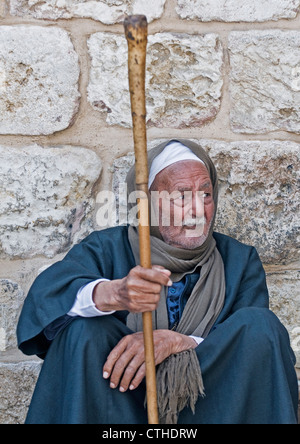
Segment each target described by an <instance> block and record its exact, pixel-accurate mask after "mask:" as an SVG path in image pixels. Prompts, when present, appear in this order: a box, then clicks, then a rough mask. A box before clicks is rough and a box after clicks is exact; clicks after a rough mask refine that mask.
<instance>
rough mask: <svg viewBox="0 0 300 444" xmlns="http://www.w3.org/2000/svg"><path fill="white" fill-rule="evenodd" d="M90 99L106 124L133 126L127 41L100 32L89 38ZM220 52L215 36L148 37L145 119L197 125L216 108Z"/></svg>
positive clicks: (172, 124)
mask: <svg viewBox="0 0 300 444" xmlns="http://www.w3.org/2000/svg"><path fill="white" fill-rule="evenodd" d="M88 47H89V52H90V57H91V74H90V82H89V86H88V99H89V101H90V103H91V104H92V106H93V107H94V108H95V109H96V110H98V111H101V112H105V113H107V122H108V123H109V124H110V125H116V124H117V125H121V126H125V127H130V126H131V112H130V98H129V92H128V62H127V42H126V40H125V38H124V36H121V35H115V34H109V33H103V32H99V33H96V34H94V35H92V36H91V38H90V39H89V41H88ZM222 65H223V50H222V46H221V43H220V41H219V38H218V36H217V35H215V34H206V35H187V34H172V33H158V34H154V35H150V36H149V44H148V55H147V76H146V94H147V122H148V125H149V126H156V127H172V128H185V127H198V126H201V125H203V124H204V123H206V122H208V121H210V120H212V119H213V118H214V117H215V116H216V114H217V113H218V111H219V108H220V100H221V90H222V85H223V78H222Z"/></svg>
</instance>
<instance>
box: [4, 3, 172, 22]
mask: <svg viewBox="0 0 300 444" xmlns="http://www.w3.org/2000/svg"><path fill="white" fill-rule="evenodd" d="M165 3H166V0H151V2H149V1H147V0H133V1H132V0H94V1H90V0H45V1H40V0H31V1H28V0H11V2H10V5H11V6H10V13H11V14H12V15H19V16H22V17H24V16H33V17H35V18H39V19H51V20H56V19H61V18H64V19H69V18H72V17H81V18H92V19H94V20H99V21H100V22H102V23H105V24H106V25H111V24H113V23H119V22H120V21H123V20H124V17H125V15H126V14H127V15H130V14H144V15H146V16H147V19H148V22H149V23H150V22H151V21H153V20H155V19H157V18H159V17H161V16H162V14H163V11H164V6H165Z"/></svg>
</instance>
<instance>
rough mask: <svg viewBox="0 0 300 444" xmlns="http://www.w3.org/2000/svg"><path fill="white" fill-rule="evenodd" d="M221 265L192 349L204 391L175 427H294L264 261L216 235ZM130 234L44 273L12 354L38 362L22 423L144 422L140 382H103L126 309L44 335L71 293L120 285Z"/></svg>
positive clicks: (282, 333)
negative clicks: (211, 312) (202, 331)
mask: <svg viewBox="0 0 300 444" xmlns="http://www.w3.org/2000/svg"><path fill="white" fill-rule="evenodd" d="M214 237H215V239H216V242H217V247H218V249H219V251H220V253H221V256H222V258H223V261H224V267H225V279H226V297H225V304H224V308H223V310H222V312H221V314H220V316H219V318H218V319H217V321H216V323H215V325H214V327H213V328H212V330H211V332H210V334H209V335H208V337H207V338H206V339H205V340H204V341H203V342H202V343H201V344H200V345H199V346H198V347H197V348H196V352H197V355H198V358H199V362H200V366H201V369H202V375H203V380H204V387H205V397H204V398H201V397H200V398H199V400H198V402H197V405H196V412H195V414H194V415H193V413H192V412H191V410H190V409H189V408H186V409H185V410H183V411H182V412H181V414H180V415H179V421H178V423H179V424H296V423H297V403H298V384H297V377H296V372H295V369H294V365H295V356H294V354H293V351H292V350H291V347H290V342H289V336H288V333H287V331H286V329H285V328H284V327H283V325H282V324H281V323H280V322H279V320H278V319H277V317H276V316H275V315H274V314H273V313H272V312H271V311H270V310H269V308H268V290H267V286H266V280H265V273H264V270H263V267H262V264H261V261H260V259H259V257H258V255H257V252H256V250H255V249H254V248H253V247H249V246H245V245H243V244H241V243H239V242H237V241H235V240H234V239H231V238H229V237H227V236H224V235H221V234H218V233H214ZM135 265H136V264H135V260H134V257H133V254H132V251H131V248H130V244H129V241H128V228H127V227H117V228H111V229H108V230H104V231H100V232H95V233H93V234H91V235H90V236H89V237H88V238H86V239H85V240H84V241H83V242H81V243H80V244H78V245H77V246H75V247H73V248H72V249H71V251H70V252H69V253H68V254H67V256H66V257H65V259H64V260H63V261H61V262H58V263H56V264H54V265H53V266H51V267H50V268H48V269H47V270H46V271H44V272H43V273H42V274H41V275H40V276H38V278H37V279H36V281H35V282H34V284H33V285H32V287H31V289H30V292H29V294H28V296H27V298H26V300H25V303H24V307H23V310H22V313H21V316H20V319H19V324H18V329H17V333H18V341H19V347H20V349H21V350H22V351H23V352H24V353H25V354H37V355H38V356H41V357H43V358H45V361H44V364H43V367H42V370H41V374H40V377H39V380H38V383H37V385H36V389H35V392H34V395H33V398H32V402H31V406H30V409H29V413H28V416H27V423H33V424H38V423H43V424H57V423H58V424H61V423H62V424H143V423H146V422H147V415H146V411H145V409H144V397H145V386H144V383H143V384H141V386H140V387H139V388H138V389H137V390H134V391H127V392H126V393H120V392H119V391H118V390H117V389H116V390H112V389H111V388H110V387H109V381H107V380H104V379H103V378H102V368H103V365H104V363H105V361H106V358H107V356H108V354H109V352H110V351H111V350H112V348H113V347H114V346H115V345H116V344H117V343H118V342H119V340H120V339H121V338H122V337H123V336H124V335H126V334H130V333H131V331H130V330H129V329H128V328H127V326H126V316H127V312H118V313H115V314H114V315H110V316H106V317H100V318H86V319H83V318H75V319H74V320H72V322H71V323H69V324H68V325H66V326H65V328H63V329H62V330H61V331H60V333H59V334H58V335H57V336H56V337H55V339H54V340H52V341H50V340H49V339H47V338H46V336H45V334H44V329H45V328H46V327H47V326H49V324H51V323H52V322H53V321H55V320H57V319H59V318H61V317H63V316H65V315H66V313H68V312H69V311H70V309H71V308H72V306H73V304H74V301H75V296H76V294H77V292H78V290H79V289H80V288H81V287H82V286H83V285H85V284H87V283H89V282H91V281H93V280H96V279H99V278H107V279H120V278H123V277H124V276H126V275H127V274H128V272H129V271H130V269H131V268H133V267H134V266H135Z"/></svg>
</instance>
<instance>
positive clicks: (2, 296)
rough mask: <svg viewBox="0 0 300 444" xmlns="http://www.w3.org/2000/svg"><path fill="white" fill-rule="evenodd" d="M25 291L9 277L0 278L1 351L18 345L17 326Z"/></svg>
mask: <svg viewBox="0 0 300 444" xmlns="http://www.w3.org/2000/svg"><path fill="white" fill-rule="evenodd" d="M23 301H24V293H23V291H22V289H21V288H20V287H19V285H18V284H17V283H15V282H12V281H10V280H9V279H1V280H0V351H1V352H3V351H6V350H8V349H11V348H14V347H16V345H17V341H16V327H17V320H18V317H19V312H20V307H21V305H22V303H23Z"/></svg>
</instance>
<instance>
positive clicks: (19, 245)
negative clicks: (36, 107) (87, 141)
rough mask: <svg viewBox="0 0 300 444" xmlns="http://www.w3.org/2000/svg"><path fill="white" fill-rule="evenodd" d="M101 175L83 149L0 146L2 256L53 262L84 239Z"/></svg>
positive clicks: (95, 161) (95, 158) (97, 163)
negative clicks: (49, 259) (78, 240)
mask: <svg viewBox="0 0 300 444" xmlns="http://www.w3.org/2000/svg"><path fill="white" fill-rule="evenodd" d="M100 172H101V161H100V159H99V157H98V156H97V155H96V154H95V153H94V152H93V151H90V150H88V149H84V148H81V147H71V146H62V147H49V148H42V147H40V146H37V145H33V146H28V147H24V148H22V149H19V148H7V147H3V146H0V196H1V199H0V257H1V258H5V257H11V258H15V257H22V258H27V257H33V256H36V255H39V254H41V255H45V256H47V257H53V256H54V255H55V254H57V253H59V252H62V251H65V250H66V249H67V248H69V247H70V246H71V244H72V242H75V241H76V240H77V239H78V238H81V237H83V236H84V235H86V234H88V232H90V231H91V230H92V208H93V205H94V198H93V194H92V188H93V186H94V184H95V182H96V181H97V180H98V178H99V176H100Z"/></svg>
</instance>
